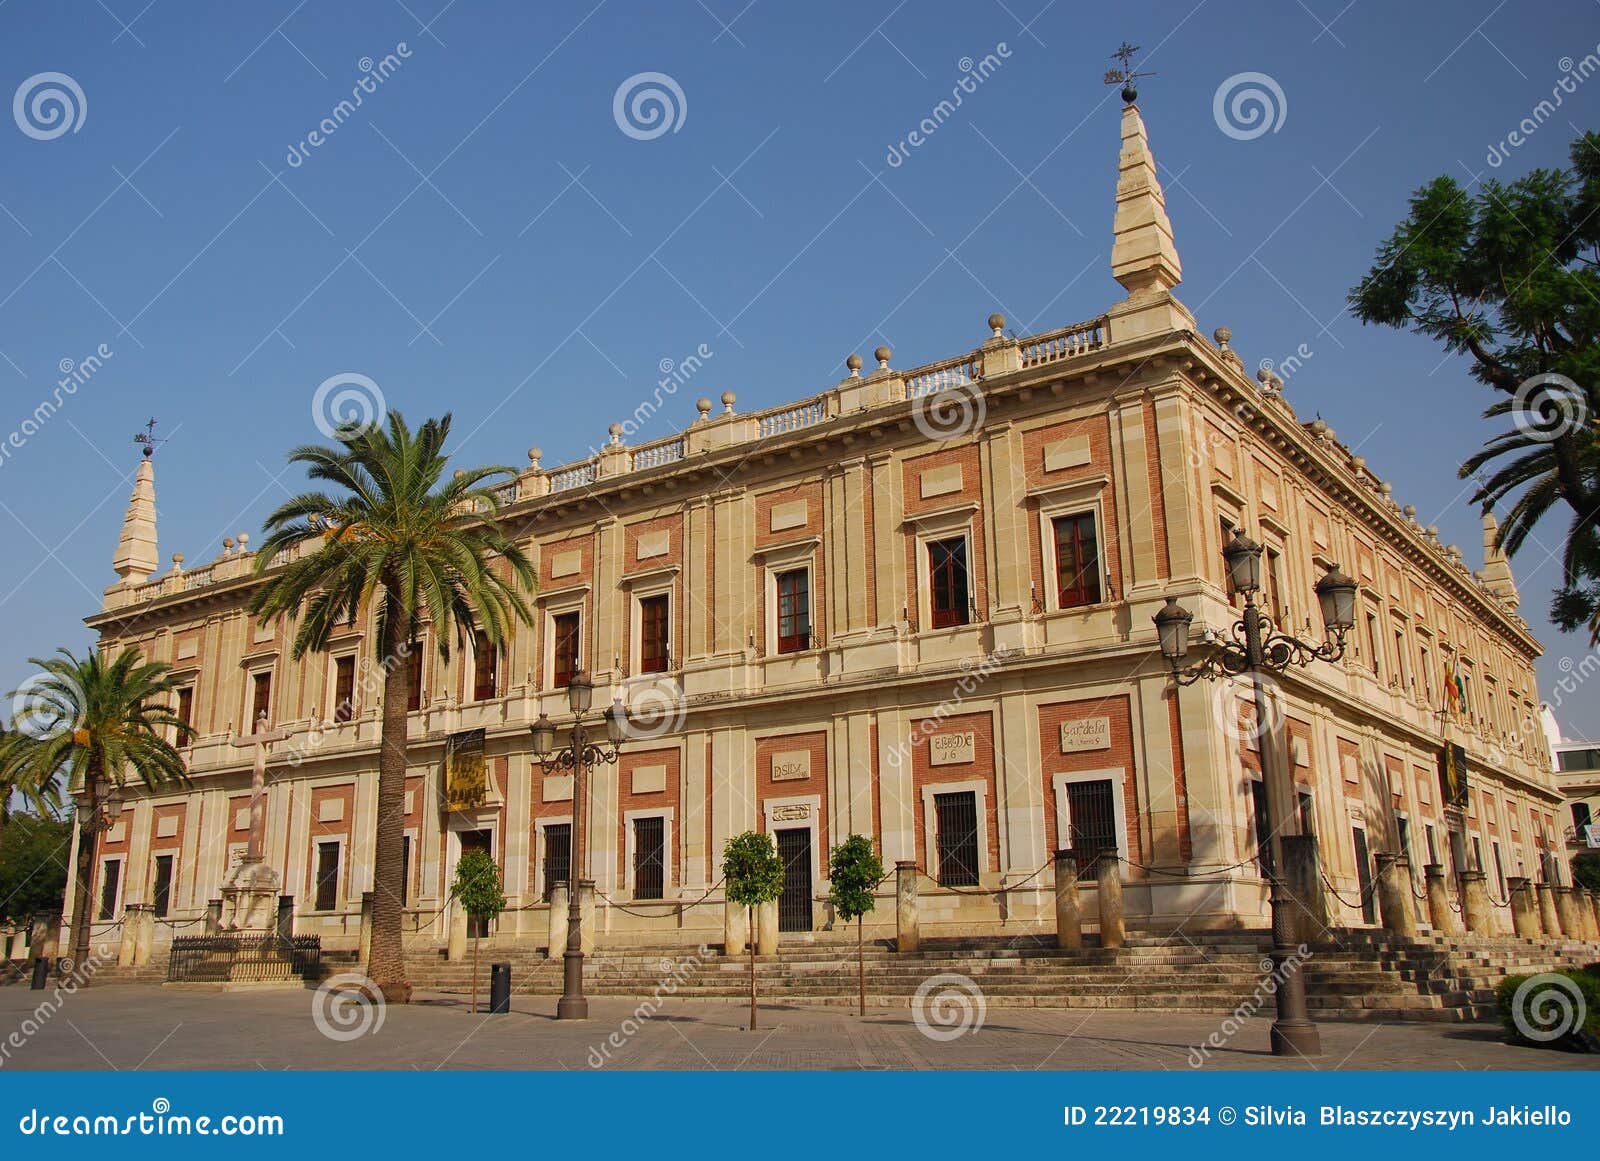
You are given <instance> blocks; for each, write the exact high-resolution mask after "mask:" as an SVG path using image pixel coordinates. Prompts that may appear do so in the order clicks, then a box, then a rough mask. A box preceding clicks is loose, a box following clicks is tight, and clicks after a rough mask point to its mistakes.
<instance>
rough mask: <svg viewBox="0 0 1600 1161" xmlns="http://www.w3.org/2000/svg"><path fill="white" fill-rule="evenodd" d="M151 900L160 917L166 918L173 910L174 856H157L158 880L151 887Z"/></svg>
mask: <svg viewBox="0 0 1600 1161" xmlns="http://www.w3.org/2000/svg"><path fill="white" fill-rule="evenodd" d="M150 901H151V902H152V903H153V904H155V909H156V915H157V917H158V918H161V919H165V918H166V917H167V913H168V912H170V911H171V910H172V856H171V855H157V856H156V881H155V882H154V883H153V884H152V885H151V888H150Z"/></svg>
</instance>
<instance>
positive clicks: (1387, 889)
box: [1377, 852, 1417, 939]
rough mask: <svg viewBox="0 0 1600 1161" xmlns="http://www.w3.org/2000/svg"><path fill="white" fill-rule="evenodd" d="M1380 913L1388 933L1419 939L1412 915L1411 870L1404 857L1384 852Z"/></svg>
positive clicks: (1381, 857)
mask: <svg viewBox="0 0 1600 1161" xmlns="http://www.w3.org/2000/svg"><path fill="white" fill-rule="evenodd" d="M1377 863H1378V910H1379V912H1380V913H1381V914H1382V916H1383V926H1384V930H1386V931H1389V932H1391V933H1392V934H1394V935H1399V936H1403V937H1405V938H1407V939H1412V938H1415V937H1416V934H1417V921H1416V917H1415V916H1414V915H1412V913H1411V898H1410V896H1411V868H1410V865H1409V864H1408V863H1407V861H1406V857H1405V856H1404V855H1396V854H1390V853H1388V852H1380V853H1379V855H1378V856H1377Z"/></svg>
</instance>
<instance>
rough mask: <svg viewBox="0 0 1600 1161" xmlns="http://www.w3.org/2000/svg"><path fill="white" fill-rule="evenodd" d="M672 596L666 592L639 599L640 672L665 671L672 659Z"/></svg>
mask: <svg viewBox="0 0 1600 1161" xmlns="http://www.w3.org/2000/svg"><path fill="white" fill-rule="evenodd" d="M671 616H672V598H671V597H669V596H667V594H666V593H657V594H656V595H655V596H653V597H642V598H641V599H640V601H639V672H640V673H665V672H666V671H667V668H668V663H669V661H670V650H671V644H672V642H671V635H670V633H669V631H668V626H669V624H670V622H671Z"/></svg>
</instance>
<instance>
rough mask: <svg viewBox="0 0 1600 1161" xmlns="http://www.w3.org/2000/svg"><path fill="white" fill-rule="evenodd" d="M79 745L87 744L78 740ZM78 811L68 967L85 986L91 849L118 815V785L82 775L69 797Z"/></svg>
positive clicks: (97, 776) (94, 775)
mask: <svg viewBox="0 0 1600 1161" xmlns="http://www.w3.org/2000/svg"><path fill="white" fill-rule="evenodd" d="M79 741H80V744H85V745H86V744H87V742H86V741H84V740H82V739H79ZM72 800H73V803H74V804H75V805H76V806H77V808H78V849H79V858H78V885H77V891H76V896H77V898H76V899H75V900H74V903H75V908H74V914H73V916H72V964H73V968H74V970H75V971H76V973H77V975H78V983H79V986H86V985H87V984H88V982H89V976H88V974H87V973H86V972H85V970H84V969H85V966H86V965H87V964H88V962H89V934H90V922H91V920H90V908H91V905H92V904H91V896H90V894H89V875H90V874H91V873H92V872H93V869H94V847H95V843H96V841H97V837H98V836H99V835H100V834H101V833H102V832H104V831H106V830H108V829H109V828H110V827H111V825H112V824H113V823H114V822H116V820H117V817H118V816H119V815H120V814H121V813H122V786H121V784H120V783H118V782H117V781H115V780H114V779H111V778H107V777H106V776H105V775H104V774H101V773H99V772H98V771H94V770H90V771H87V772H86V773H85V776H84V780H83V785H82V786H80V787H79V788H78V790H77V792H76V793H74V794H73V796H72Z"/></svg>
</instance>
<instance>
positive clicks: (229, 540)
mask: <svg viewBox="0 0 1600 1161" xmlns="http://www.w3.org/2000/svg"><path fill="white" fill-rule="evenodd" d="M222 551H223V554H224V555H226V554H227V553H230V552H232V551H233V537H231V536H224V537H223V538H222Z"/></svg>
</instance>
